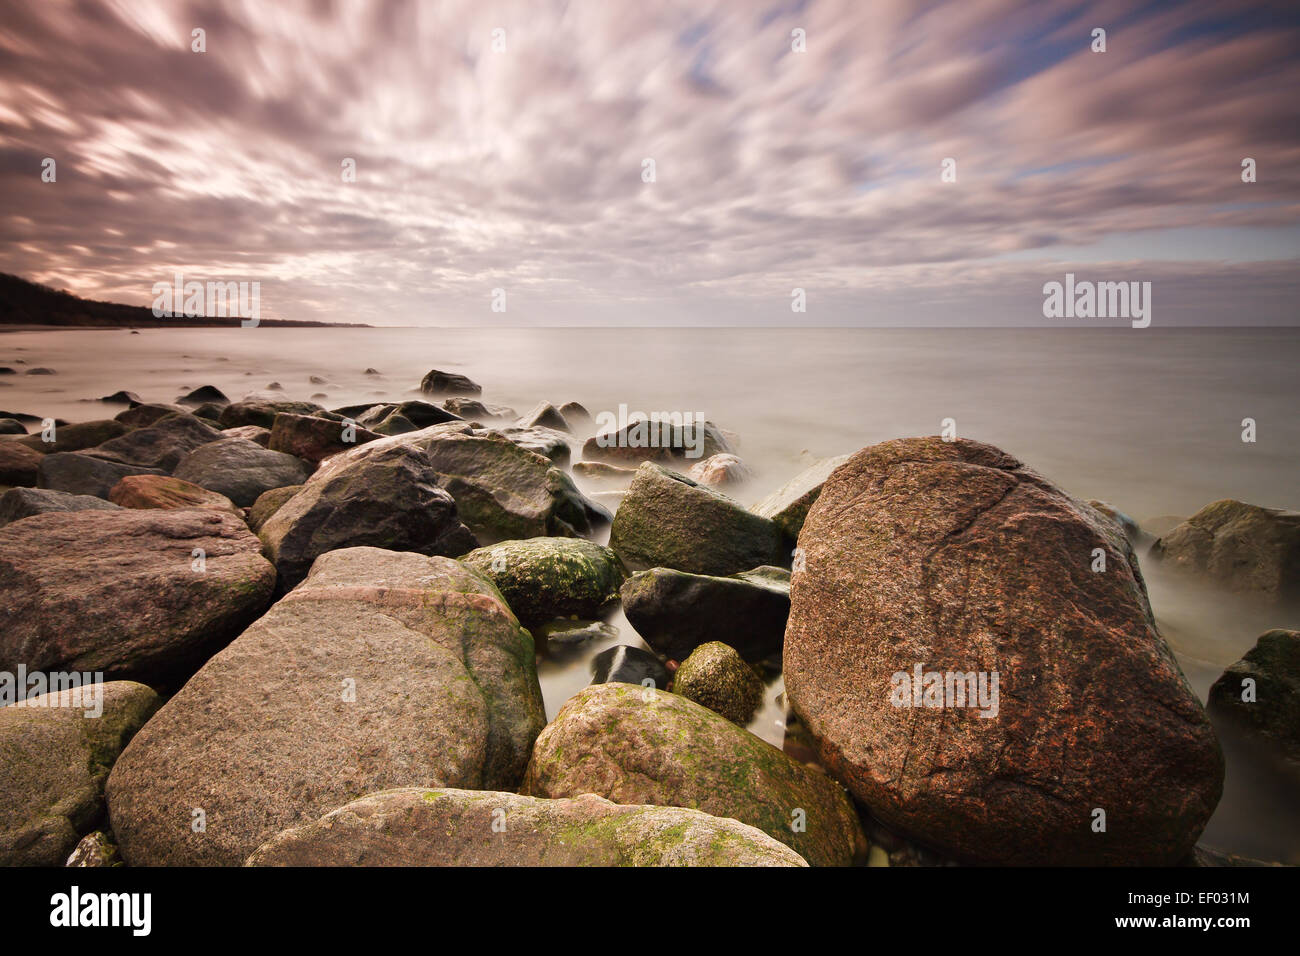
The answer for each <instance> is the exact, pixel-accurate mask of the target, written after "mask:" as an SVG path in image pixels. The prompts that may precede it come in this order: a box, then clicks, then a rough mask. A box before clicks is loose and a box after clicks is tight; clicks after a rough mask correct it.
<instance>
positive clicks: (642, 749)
mask: <svg viewBox="0 0 1300 956" xmlns="http://www.w3.org/2000/svg"><path fill="white" fill-rule="evenodd" d="M520 792H521V793H525V794H530V795H532V796H539V797H552V798H555V797H572V796H576V795H578V794H581V793H595V794H598V795H599V796H602V797H605V798H606V799H609V800H613V801H614V802H615V803H621V804H653V805H656V806H678V807H692V808H695V809H698V810H702V811H704V812H705V813H709V814H712V815H714V816H718V817H730V818H731V819H734V820H739V821H740V822H742V823H746V824H749V825H750V826H752V827H757V828H758V829H760V830H762V831H763V832H764V833H766V834H768V835H769V836H771V837H773V838H774V839H776V840H779V841H781V842H782V843H784V844H785V845H786V846H788V847H790V848H791V849H793V850H794V851H795V852H796V853H799V854H800V855H801V856H802V857H803V858H804V859H806V860H807V861H808V862H809V863H811V864H812V865H814V866H844V865H847V864H849V863H852V862H853V861H854V859H855V858H857V857H860V856H861V855H863V854H865V852H866V840H865V837H864V836H863V833H862V828H861V825H860V824H859V823H858V819H857V814H856V812H855V811H854V809H853V806H852V804H851V803H850V801H849V799H848V796H847V795H846V794H845V793H844V791H843V789H841V788H840V786H839V785H838V784H836V783H835V782H834V781H833V780H831V779H829V778H828V777H826V776H824V775H822V774H819V773H817V772H815V771H813V770H809V769H808V768H807V767H804V766H803V765H802V764H799V763H796V762H795V761H793V760H791V759H790V758H789V757H787V756H786V755H785V754H783V753H781V751H779V750H777V749H776V748H775V747H773V746H772V745H770V744H767V743H764V742H763V741H762V740H759V739H758V738H757V737H755V736H754V735H753V734H751V733H749V732H748V731H746V730H743V729H742V728H740V727H737V726H736V725H735V724H733V723H731V722H730V721H728V720H727V719H726V718H724V717H721V716H719V715H718V714H715V713H713V712H712V711H710V710H707V709H706V708H704V707H701V706H700V705H699V704H696V703H694V702H693V701H689V700H687V699H686V698H685V697H680V696H678V695H677V694H668V693H665V692H663V691H657V690H649V689H644V688H640V687H628V686H626V685H622V684H603V685H600V686H596V687H588V688H586V689H585V690H582V691H580V692H579V693H578V694H576V695H575V696H574V697H573V698H572V699H570V700H569V702H568V703H567V704H565V705H564V707H563V709H561V711H560V713H559V714H558V715H557V716H556V718H555V720H554V721H552V722H551V724H550V725H549V726H548V727H547V728H546V729H545V730H544V731H542V733H541V735H540V736H539V737H538V738H537V743H536V745H535V746H534V748H533V755H532V759H531V760H530V761H529V764H528V772H527V774H526V775H525V777H524V783H523V786H522V787H521V788H520ZM799 821H801V822H799Z"/></svg>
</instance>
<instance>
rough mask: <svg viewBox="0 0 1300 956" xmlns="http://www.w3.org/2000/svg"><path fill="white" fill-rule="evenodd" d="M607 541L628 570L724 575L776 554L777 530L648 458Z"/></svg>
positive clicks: (768, 560) (776, 560)
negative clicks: (656, 568)
mask: <svg viewBox="0 0 1300 956" xmlns="http://www.w3.org/2000/svg"><path fill="white" fill-rule="evenodd" d="M609 546H610V547H611V548H613V549H614V551H615V552H617V553H618V556H619V557H620V558H622V559H623V564H624V565H625V566H626V567H627V568H628V569H629V570H632V571H641V570H644V569H646V568H655V567H665V568H675V569H676V570H679V571H689V572H692V573H695V574H714V575H725V574H735V573H736V572H739V571H746V570H749V569H750V568H755V567H758V566H759V565H764V564H777V563H779V561H780V560H781V555H782V547H781V533H780V531H779V530H778V529H777V526H776V525H775V524H773V523H772V522H771V521H769V520H768V519H767V518H763V517H760V516H758V515H756V514H751V513H750V512H748V511H746V510H745V509H744V508H742V507H741V506H740V505H739V504H737V503H736V502H735V501H732V500H731V499H730V498H728V497H726V496H725V495H722V494H719V493H718V492H716V491H712V490H710V489H708V488H704V487H702V486H701V485H699V484H697V483H696V482H694V481H692V480H691V479H690V478H687V477H686V476H684V475H679V474H677V473H676V472H673V471H669V470H668V469H666V468H663V467H660V466H659V465H656V464H654V463H653V462H646V463H644V464H643V465H641V467H640V468H639V469H637V474H636V478H634V479H633V480H632V484H631V486H630V487H629V488H628V491H627V496H626V497H625V498H624V499H623V503H622V504H621V505H620V506H619V509H618V512H617V514H616V515H615V516H614V524H613V527H612V528H611V529H610V538H609Z"/></svg>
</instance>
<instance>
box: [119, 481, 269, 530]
mask: <svg viewBox="0 0 1300 956" xmlns="http://www.w3.org/2000/svg"><path fill="white" fill-rule="evenodd" d="M108 500H109V501H111V502H112V503H113V504H115V505H121V506H122V507H123V508H165V509H170V510H176V509H178V508H202V509H208V510H211V511H225V512H229V513H230V514H233V515H234V516H235V517H237V518H239V519H241V520H242V519H243V517H244V513H243V512H242V511H240V510H239V508H237V507H235V504H234V502H232V501H231V500H230V499H229V498H227V497H226V496H225V495H221V494H218V493H217V492H215V491H208V489H206V488H200V487H199V486H198V485H195V484H191V483H190V482H188V481H183V480H181V479H180V478H173V477H171V476H170V475H127V476H126V477H125V478H123V479H122V480H121V481H119V482H118V483H117V484H116V485H114V486H113V490H112V491H110V492H109V493H108Z"/></svg>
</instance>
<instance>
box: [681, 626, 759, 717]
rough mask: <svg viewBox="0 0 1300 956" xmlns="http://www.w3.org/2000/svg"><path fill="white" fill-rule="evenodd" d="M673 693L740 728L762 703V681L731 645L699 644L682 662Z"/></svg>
mask: <svg viewBox="0 0 1300 956" xmlns="http://www.w3.org/2000/svg"><path fill="white" fill-rule="evenodd" d="M673 692H674V693H676V694H681V695H682V696H683V697H685V698H686V699H688V700H693V701H695V703H697V704H700V705H702V706H704V707H707V708H709V710H712V711H714V712H716V713H719V714H721V715H722V716H723V717H726V718H727V719H728V720H730V721H731V722H732V723H735V724H740V725H741V726H742V727H743V726H745V724H747V723H748V722H749V719H750V718H751V717H753V716H754V711H756V710H758V708H759V705H760V704H762V703H763V682H762V681H761V680H759V679H758V675H757V674H755V673H754V671H753V669H752V668H751V667H750V666H749V665H748V664H746V663H745V662H744V660H743V659H742V658H741V656H740V655H739V654H737V653H736V649H735V648H734V647H728V646H727V645H726V644H723V643H722V642H721V641H710V642H709V643H707V644H701V645H700V646H699V647H697V648H696V649H695V650H693V651H692V652H691V656H690V657H688V658H686V660H684V661H682V664H681V666H680V667H679V668H677V673H676V675H674V677H673Z"/></svg>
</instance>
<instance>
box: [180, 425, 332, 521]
mask: <svg viewBox="0 0 1300 956" xmlns="http://www.w3.org/2000/svg"><path fill="white" fill-rule="evenodd" d="M173 474H175V476H176V477H177V478H182V479H184V480H185V481H190V482H193V483H194V484H196V485H198V486H200V487H202V488H207V489H208V490H209V491H215V492H218V493H219V494H223V495H225V496H226V497H227V498H229V499H230V500H231V501H233V502H234V503H235V504H237V505H239V506H240V507H241V508H247V507H249V506H250V505H252V504H253V502H255V501H256V500H257V499H258V496H259V495H261V494H262V493H263V492H266V491H270V490H271V489H272V488H283V487H285V486H286V485H301V484H302V483H303V482H304V481H306V480H307V475H308V474H309V469H308V467H307V465H306V463H305V462H303V461H302V460H301V459H298V458H295V457H294V456H293V455H286V454H284V453H282V452H278V451H271V450H270V449H267V448H263V447H262V446H261V445H259V444H257V443H256V442H251V441H249V440H248V439H246V438H223V439H221V440H220V441H214V442H211V443H209V444H207V445H204V446H202V447H201V448H196V449H195V450H194V451H192V452H190V453H189V454H188V455H186V456H185V457H184V458H182V459H181V462H180V464H179V465H177V466H176V470H175V471H174V472H173Z"/></svg>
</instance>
